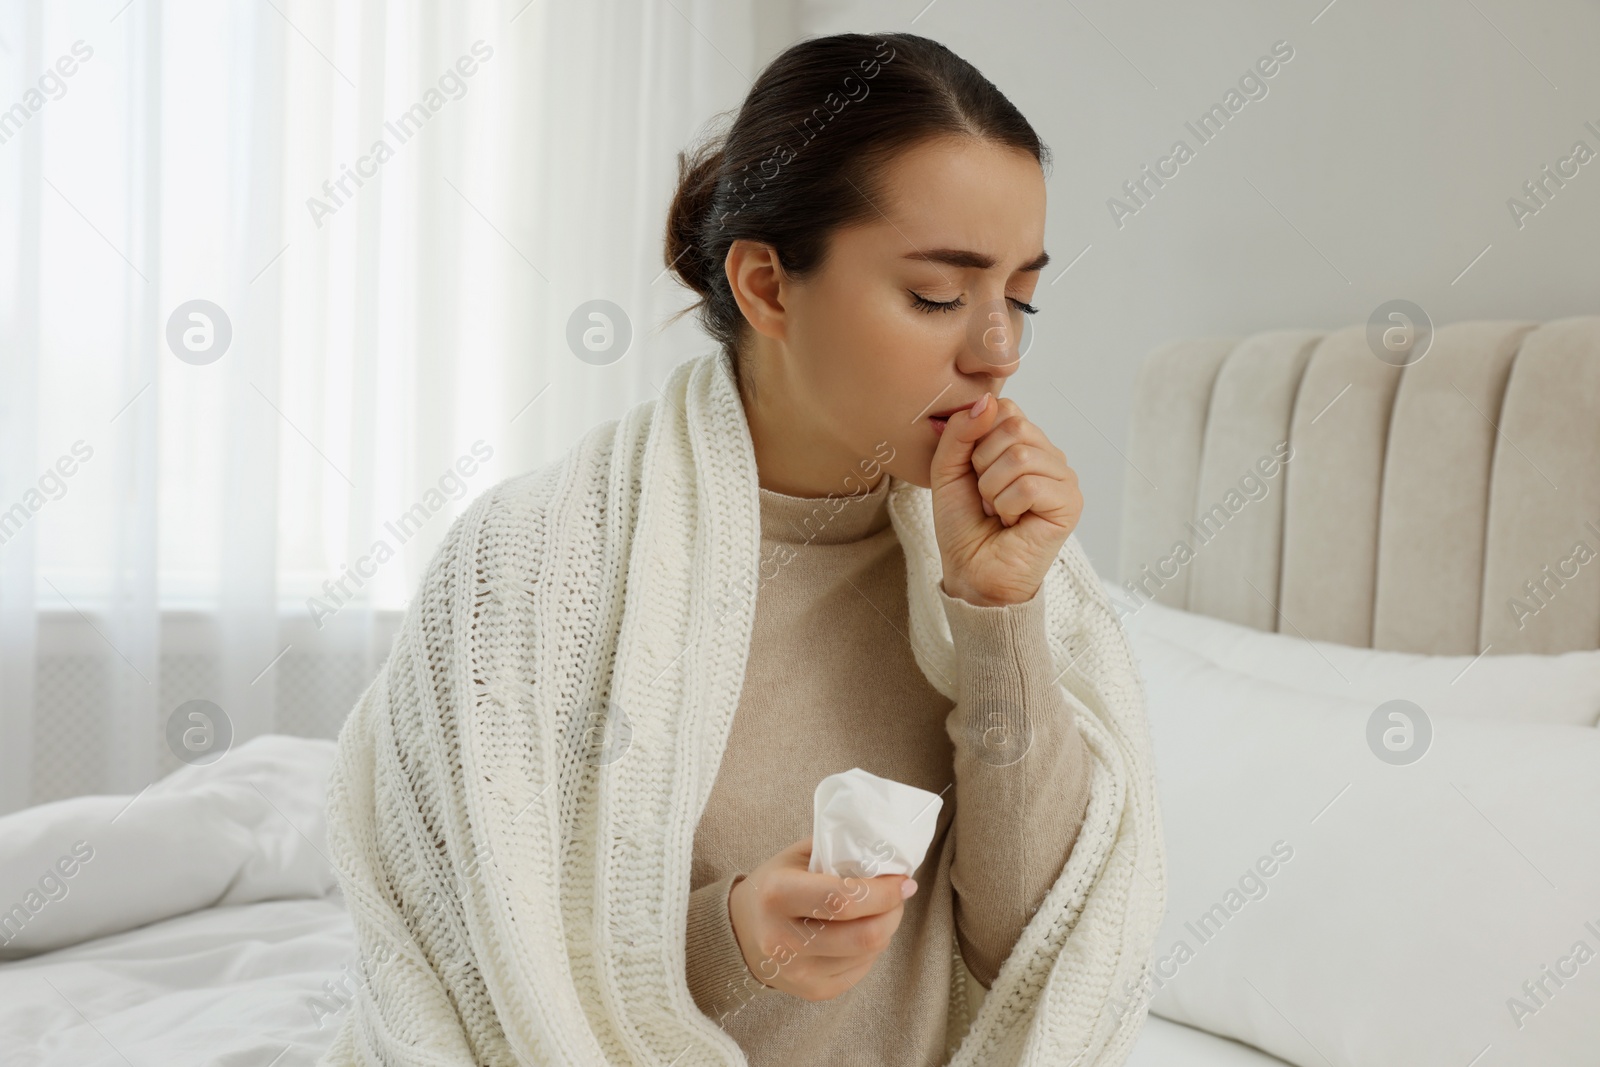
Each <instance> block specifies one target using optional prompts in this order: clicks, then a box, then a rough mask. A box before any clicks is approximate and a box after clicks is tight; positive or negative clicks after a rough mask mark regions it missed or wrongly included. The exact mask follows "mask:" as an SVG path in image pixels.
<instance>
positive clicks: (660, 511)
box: [319, 354, 1165, 1067]
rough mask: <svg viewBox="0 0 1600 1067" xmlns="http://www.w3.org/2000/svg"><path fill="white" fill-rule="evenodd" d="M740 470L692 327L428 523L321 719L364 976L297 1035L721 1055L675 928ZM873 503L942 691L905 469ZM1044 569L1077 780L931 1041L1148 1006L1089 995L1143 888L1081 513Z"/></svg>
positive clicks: (748, 469)
mask: <svg viewBox="0 0 1600 1067" xmlns="http://www.w3.org/2000/svg"><path fill="white" fill-rule="evenodd" d="M757 484H758V483H757V479H756V463H755V453H754V451H753V448H752V445H751V440H750V433H749V427H748V425H747V424H746V422H745V415H744V409H743V407H742V406H741V404H740V402H739V398H738V395H737V392H736V387H735V385H734V382H733V379H732V377H731V371H730V368H729V367H728V365H727V363H726V361H725V359H724V358H723V357H722V356H721V355H720V354H711V355H706V356H701V357H698V358H695V359H691V360H689V361H687V362H685V363H683V364H681V365H680V366H678V367H677V368H676V369H675V370H674V371H673V373H672V375H671V377H670V380H669V381H668V383H667V386H666V388H665V390H664V393H663V398H662V399H660V400H652V401H648V402H646V403H642V404H640V405H638V406H637V407H634V408H633V409H631V410H630V411H629V412H628V413H627V414H626V415H625V416H624V417H623V418H621V419H619V420H613V421H611V422H607V423H604V424H601V425H599V426H597V427H595V428H594V429H593V430H591V431H589V432H588V433H587V434H585V435H584V436H583V438H582V439H581V440H580V441H579V442H578V444H576V445H575V446H574V447H573V448H572V450H571V451H570V452H569V453H568V454H567V455H566V456H565V457H564V458H562V459H561V460H559V461H557V462H555V463H552V464H550V465H548V466H545V467H542V468H540V469H538V470H535V471H532V472H530V473H527V474H523V475H520V476H517V477H513V478H509V479H506V480H505V481H502V482H500V483H499V484H498V485H495V486H494V487H492V488H491V489H489V490H487V491H485V492H484V493H483V494H482V495H481V496H479V497H478V498H477V499H476V500H474V501H473V503H472V504H471V505H470V506H469V507H468V509H467V510H466V512H464V513H463V514H462V515H461V516H460V517H459V518H458V519H457V520H456V521H455V522H454V523H453V524H452V526H451V528H450V530H449V533H448V534H447V535H446V537H445V540H444V543H443V545H442V546H441V547H440V549H439V550H438V552H437V554H436V556H435V557H434V559H433V561H432V562H431V563H430V565H429V567H428V570H427V573H426V574H425V576H424V578H423V580H422V582H421V585H420V587H419V589H418V593H417V596H416V597H415V599H414V601H413V602H412V604H411V606H410V609H409V611H408V613H407V615H406V618H405V622H404V624H403V626H402V628H401V631H400V633H399V635H398V637H397V638H396V640H395V643H394V645H393V647H392V648H391V650H390V653H389V657H388V660H387V661H386V662H385V664H384V667H383V669H382V670H381V671H380V672H379V674H378V677H377V678H376V679H375V680H374V681H373V683H372V684H371V685H370V686H369V687H368V688H367V690H366V691H365V693H363V695H362V696H361V698H360V700H359V701H358V703H357V704H356V707H355V708H354V710H353V711H352V712H351V714H350V716H349V718H348V720H347V721H346V723H345V725H344V727H343V728H342V729H341V731H340V734H339V745H338V758H337V762H336V764H335V766H334V770H333V773H332V777H331V779H330V782H329V794H328V811H327V815H328V845H329V848H330V850H331V851H330V855H331V858H332V860H333V863H334V865H335V867H336V868H337V870H338V874H339V881H340V884H341V886H342V888H343V890H344V894H345V898H346V900H347V902H348V906H349V909H350V914H351V917H352V920H353V921H354V925H355V932H356V943H357V946H358V950H359V960H358V962H359V964H360V973H361V975H362V981H361V982H360V985H359V988H358V990H357V996H356V999H355V1003H354V1004H353V1005H352V1006H351V1009H350V1011H349V1012H348V1014H347V1015H346V1017H345V1020H344V1023H343V1025H342V1028H341V1030H340V1032H339V1034H338V1035H337V1037H336V1039H335V1042H334V1044H333V1046H332V1047H331V1048H330V1050H329V1051H328V1052H327V1053H326V1055H325V1056H324V1057H323V1059H322V1060H321V1061H319V1062H320V1064H322V1065H329V1067H331V1065H351V1064H360V1065H363V1067H375V1065H378V1064H382V1065H386V1067H409V1065H418V1067H424V1065H425V1067H472V1065H478V1064H487V1065H493V1067H501V1065H531V1064H560V1065H568V1064H579V1065H597V1067H598V1065H603V1064H630V1065H632V1064H639V1065H643V1064H650V1065H657V1067H667V1065H673V1067H699V1065H711V1064H715V1065H742V1064H744V1063H745V1062H746V1061H745V1056H744V1054H743V1052H742V1051H741V1050H740V1049H739V1046H738V1045H737V1044H736V1043H735V1042H734V1041H733V1039H732V1038H731V1037H730V1036H729V1035H728V1034H727V1033H726V1032H725V1031H723V1030H722V1029H721V1028H719V1027H718V1026H717V1024H716V1023H715V1022H714V1021H713V1020H711V1019H710V1018H708V1017H707V1016H706V1015H704V1014H703V1013H702V1012H700V1010H699V1009H698V1008H697V1007H696V1006H695V1003H694V1000H693V999H692V998H691V996H690V994H689V989H688V985H687V981H686V979H685V974H684V970H685V942H684V939H685V922H686V909H687V904H688V895H689V862H690V855H691V852H692V849H693V844H694V832H695V826H696V824H697V823H698V821H699V817H700V812H701V810H702V809H703V807H704V805H705V803H706V799H707V797H708V796H709V794H710V791H711V786H712V783H713V781H714V779H715V777H716V772H717V768H718V766H719V764H720V762H721V760H722V754H723V748H724V745H725V744H726V743H727V739H728V734H729V727H730V725H731V723H732V720H733V714H734V710H735V708H736V707H737V705H738V702H739V694H740V689H741V687H742V684H743V680H744V668H745V658H746V655H747V653H748V649H749V644H750V635H751V627H752V620H753V619H754V615H755V598H754V596H753V595H752V593H753V591H754V589H755V586H756V583H755V580H754V579H755V576H756V574H757V572H758V567H759V564H760V545H761V541H760V537H761V535H760V521H759V510H758V509H759V495H758V493H757ZM889 512H890V516H891V520H892V522H893V525H894V528H895V532H896V533H897V534H898V536H899V538H900V541H901V544H902V547H903V548H904V551H905V558H906V567H907V580H908V583H909V584H908V595H909V607H910V621H911V640H912V644H913V646H914V649H915V654H916V658H917V662H918V665H919V666H920V667H921V668H922V670H923V673H924V674H925V675H927V677H928V679H929V681H930V682H931V683H932V684H933V685H934V686H935V688H937V689H938V690H939V691H940V692H942V693H944V694H945V695H946V696H947V697H950V698H951V699H954V698H955V693H954V690H953V686H952V681H953V679H954V678H955V676H956V673H955V672H956V659H955V652H954V648H953V646H952V644H951V638H950V631H949V627H948V624H947V622H946V620H945V617H944V613H943V611H942V610H941V605H940V604H939V601H938V598H937V595H936V590H937V583H938V582H939V580H940V577H941V573H942V571H941V566H940V560H939V554H938V548H937V545H936V542H935V540H934V529H933V514H932V510H931V493H930V491H929V490H927V489H923V488H920V487H918V486H914V485H911V484H910V483H907V482H902V481H899V480H896V481H895V482H894V483H893V484H892V486H891V489H890V495H889ZM1043 592H1044V595H1045V596H1046V602H1047V612H1048V618H1049V630H1050V633H1049V643H1050V650H1051V653H1052V654H1053V656H1054V658H1055V661H1056V664H1057V667H1058V668H1059V669H1060V670H1061V671H1062V672H1063V673H1062V676H1061V683H1062V685H1063V687H1064V689H1065V691H1066V692H1067V694H1068V695H1069V697H1070V699H1069V703H1070V704H1071V705H1072V707H1073V709H1074V711H1075V713H1076V715H1077V718H1078V725H1079V728H1080V729H1081V731H1082V734H1083V737H1084V739H1085V741H1086V742H1087V745H1088V748H1089V750H1090V752H1091V753H1092V756H1093V759H1092V763H1093V784H1092V796H1091V799H1090V802H1089V808H1088V812H1087V815H1086V819H1085V822H1084V825H1083V829H1082V832H1081V834H1080V836H1079V838H1078V842H1077V845H1076V847H1075V848H1074V849H1073V851H1072V855H1071V857H1070V859H1069V860H1068V862H1067V864H1066V869H1065V870H1064V871H1062V873H1061V876H1060V878H1059V879H1057V881H1056V883H1055V885H1054V887H1053V888H1052V889H1051V890H1050V892H1049V895H1048V896H1046V898H1045V900H1044V903H1043V904H1042V905H1041V906H1040V908H1039V910H1038V911H1037V912H1036V913H1035V915H1034V917H1033V919H1032V920H1031V921H1030V922H1029V924H1028V926H1027V928H1026V929H1025V930H1024V931H1023V933H1022V936H1021V939H1020V940H1019V941H1018V942H1017V945H1016V947H1015V949H1014V950H1013V951H1012V954H1011V956H1010V957H1009V958H1008V959H1007V961H1006V963H1005V965H1004V967H1003V968H1002V969H1001V971H1000V974H999V977H998V978H997V980H996V981H995V983H994V985H993V987H992V988H991V989H990V990H989V991H988V993H987V994H986V995H985V996H984V997H983V1001H982V1004H981V1006H980V1008H979V1010H978V1012H977V1015H976V1017H975V1018H972V1019H970V1020H969V1019H968V1018H967V1014H966V1013H967V1007H966V1005H967V1003H968V1002H967V1000H966V998H965V990H964V988H962V987H961V983H960V982H958V983H957V985H956V986H955V987H953V988H952V994H951V996H952V999H951V1005H952V1017H953V1019H954V1020H955V1022H953V1023H952V1026H953V1027H965V1030H964V1034H965V1036H964V1040H963V1033H962V1032H961V1031H960V1030H953V1032H952V1033H951V1034H950V1036H949V1040H950V1044H951V1046H952V1047H953V1046H954V1045H955V1043H956V1042H957V1041H959V1042H960V1045H959V1049H957V1050H956V1051H955V1053H954V1056H953V1058H952V1059H950V1060H949V1061H948V1062H949V1063H951V1064H953V1065H957V1067H969V1065H982V1067H1010V1065H1020V1064H1029V1065H1038V1067H1045V1065H1048V1067H1065V1065H1069V1064H1077V1065H1082V1067H1090V1065H1094V1067H1111V1065H1117V1064H1121V1063H1122V1062H1123V1061H1124V1059H1125V1058H1126V1056H1127V1054H1128V1050H1129V1049H1130V1048H1131V1047H1132V1045H1133V1042H1134V1039H1135V1037H1136V1036H1137V1032H1138V1030H1139V1027H1140V1025H1141V1023H1142V1021H1143V1018H1144V1009H1143V1007H1142V1005H1141V1006H1139V1007H1136V1008H1133V1009H1132V1010H1130V1011H1128V1012H1126V1013H1125V1014H1124V1015H1123V1016H1122V1017H1120V1018H1119V1017H1118V1016H1117V1014H1116V1013H1115V1012H1114V1011H1113V1010H1112V1008H1111V1002H1112V1000H1113V999H1116V1000H1118V1001H1121V1000H1123V999H1125V998H1126V997H1127V995H1128V993H1129V991H1130V990H1133V989H1136V988H1137V987H1138V986H1139V985H1140V983H1141V980H1142V978H1143V976H1144V969H1145V966H1146V963H1147V961H1148V959H1149V955H1150V949H1151V947H1152V943H1153V941H1154V939H1155V935H1156V932H1157V929H1158V927H1159V925H1160V922H1161V918H1162V913H1163V911H1164V909H1165V890H1164V886H1165V861H1164V858H1163V851H1162V842H1161V828H1160V816H1159V813H1158V811H1157V807H1156V793H1155V786H1154V779H1153V767H1152V763H1151V755H1150V743H1149V734H1148V730H1147V725H1146V722H1145V716H1144V701H1143V688H1142V685H1141V682H1140V679H1139V675H1138V671H1137V668H1136V666H1135V664H1134V660H1133V656H1132V652H1131V651H1130V649H1129V645H1128V641H1127V639H1126V637H1125V635H1124V633H1123V630H1122V628H1121V625H1120V623H1119V622H1118V621H1117V618H1116V616H1115V613H1114V610H1113V609H1112V607H1111V605H1110V603H1109V601H1108V600H1107V597H1106V595H1105V591H1104V589H1103V588H1102V586H1101V583H1100V581H1099V579H1098V578H1097V577H1096V575H1095V573H1094V571H1093V569H1092V568H1091V567H1090V565H1089V563H1088V560H1087V559H1086V558H1085V557H1084V555H1083V552H1082V549H1080V548H1079V547H1078V544H1077V541H1076V539H1075V538H1069V539H1068V540H1067V542H1066V545H1065V547H1064V548H1063V550H1062V552H1061V555H1060V558H1059V559H1058V560H1057V562H1056V565H1055V566H1054V567H1052V568H1051V570H1050V571H1049V573H1048V576H1047V577H1046V580H1045V589H1044V591H1043ZM954 802H956V803H959V802H960V798H959V797H956V798H954ZM797 803H809V798H803V797H802V798H797ZM957 973H958V975H959V974H960V973H961V971H960V969H959V968H958V970H957ZM969 1023H970V1025H967V1024H969Z"/></svg>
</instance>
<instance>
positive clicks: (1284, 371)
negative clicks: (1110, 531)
mask: <svg viewBox="0 0 1600 1067" xmlns="http://www.w3.org/2000/svg"><path fill="white" fill-rule="evenodd" d="M1127 459H1128V470H1127V478H1126V491H1125V493H1124V508H1123V523H1122V542H1121V552H1120V560H1119V565H1118V581H1119V582H1120V583H1121V584H1122V585H1123V587H1124V588H1125V589H1126V590H1127V591H1128V593H1129V594H1130V595H1131V596H1132V597H1134V599H1135V600H1136V601H1137V600H1143V599H1147V598H1148V599H1154V600H1155V601H1157V602H1158V603H1162V604H1167V605H1170V606H1172V607H1179V608H1185V609H1187V610H1189V611H1195V612H1200V613H1202V614H1206V615H1212V616H1215V617H1218V618H1223V619H1228V620H1231V621H1233V622H1237V623H1242V624H1244V625H1247V626H1253V627H1256V628H1257V629H1261V630H1277V631H1282V632H1285V633H1296V634H1301V635H1304V636H1305V637H1309V638H1314V639H1319V640H1327V641H1337V642H1340V643H1342V644H1347V645H1358V646H1364V647H1372V648H1387V649H1396V650H1403V651H1408V652H1425V653H1436V654H1467V655H1474V654H1477V653H1480V652H1486V653H1487V654H1490V655H1495V654H1504V653H1512V652H1538V653H1557V652H1566V651H1571V650H1574V649H1594V648H1600V316H1579V317H1575V318H1568V319H1560V320H1556V321H1553V322H1548V323H1542V324H1541V323H1534V322H1504V321H1480V322H1460V323H1454V324H1451V325H1447V326H1441V327H1439V328H1438V329H1437V331H1436V332H1435V333H1434V335H1433V340H1432V344H1431V347H1429V348H1428V349H1427V350H1426V352H1425V354H1424V355H1423V356H1422V358H1420V359H1418V360H1416V361H1415V362H1411V363H1410V364H1409V365H1407V366H1403V367H1400V366H1394V365H1391V363H1390V362H1386V361H1384V360H1381V359H1379V358H1378V357H1377V356H1376V355H1375V354H1374V350H1373V348H1372V347H1371V346H1369V343H1368V327H1367V326H1366V325H1365V324H1362V325H1358V326H1351V327H1347V328H1344V329H1339V330H1335V331H1332V332H1327V333H1324V332H1319V331H1313V330H1274V331H1270V332H1266V333H1259V334H1254V335H1252V336H1249V337H1245V338H1221V339H1218V338H1209V339H1201V340H1190V341H1179V342H1175V343H1171V344H1168V345H1165V346H1163V347H1161V348H1159V349H1157V350H1156V351H1154V352H1152V353H1151V354H1150V355H1149V357H1148V358H1147V359H1146V360H1145V362H1144V364H1143V366H1141V368H1140V370H1139V375H1138V379H1137V382H1136V383H1135V387H1134V399H1133V410H1132V415H1131V420H1130V425H1129V433H1128V451H1127Z"/></svg>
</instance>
